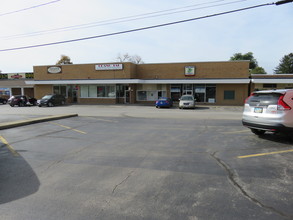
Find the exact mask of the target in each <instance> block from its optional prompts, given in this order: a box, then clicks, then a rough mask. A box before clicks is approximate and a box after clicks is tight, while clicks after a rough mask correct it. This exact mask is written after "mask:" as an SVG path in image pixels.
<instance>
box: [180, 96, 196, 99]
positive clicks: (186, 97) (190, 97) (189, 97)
mask: <svg viewBox="0 0 293 220" xmlns="http://www.w3.org/2000/svg"><path fill="white" fill-rule="evenodd" d="M181 100H193V97H192V96H182V98H181Z"/></svg>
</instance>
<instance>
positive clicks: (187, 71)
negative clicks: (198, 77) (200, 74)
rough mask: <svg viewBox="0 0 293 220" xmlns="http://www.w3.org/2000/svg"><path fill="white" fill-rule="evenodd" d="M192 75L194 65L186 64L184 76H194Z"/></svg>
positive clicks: (193, 73)
mask: <svg viewBox="0 0 293 220" xmlns="http://www.w3.org/2000/svg"><path fill="white" fill-rule="evenodd" d="M194 75H195V66H186V67H185V76H194Z"/></svg>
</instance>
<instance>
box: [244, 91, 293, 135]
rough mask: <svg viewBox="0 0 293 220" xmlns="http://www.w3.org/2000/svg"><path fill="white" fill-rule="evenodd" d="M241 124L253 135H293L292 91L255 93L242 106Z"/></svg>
mask: <svg viewBox="0 0 293 220" xmlns="http://www.w3.org/2000/svg"><path fill="white" fill-rule="evenodd" d="M242 124H243V125H244V126H246V127H248V128H250V129H251V131H252V132H253V133H254V134H257V135H262V134H264V133H265V132H266V131H271V132H281V133H286V134H289V135H290V134H291V136H292V135H293V89H282V90H266V91H256V92H253V93H252V94H251V96H249V97H248V98H247V99H246V101H245V104H244V111H243V117H242Z"/></svg>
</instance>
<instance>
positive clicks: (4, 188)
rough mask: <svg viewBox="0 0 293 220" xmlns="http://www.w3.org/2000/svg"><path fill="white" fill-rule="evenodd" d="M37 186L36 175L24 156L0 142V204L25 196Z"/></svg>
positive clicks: (35, 189)
mask: <svg viewBox="0 0 293 220" xmlns="http://www.w3.org/2000/svg"><path fill="white" fill-rule="evenodd" d="M39 186H40V181H39V179H38V177H37V176H36V174H35V173H34V171H33V170H32V168H31V166H30V165H29V164H28V163H27V162H26V161H25V160H24V158H23V157H21V156H14V155H13V154H12V153H11V152H10V151H9V150H8V149H7V148H6V147H5V145H3V144H0V204H4V203H8V202H11V201H14V200H18V199H21V198H24V197H27V196H29V195H31V194H33V193H35V192H37V191H38V189H39Z"/></svg>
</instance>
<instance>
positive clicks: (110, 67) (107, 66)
mask: <svg viewBox="0 0 293 220" xmlns="http://www.w3.org/2000/svg"><path fill="white" fill-rule="evenodd" d="M122 69H123V64H121V63H120V64H113V63H112V64H98V65H96V70H122Z"/></svg>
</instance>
